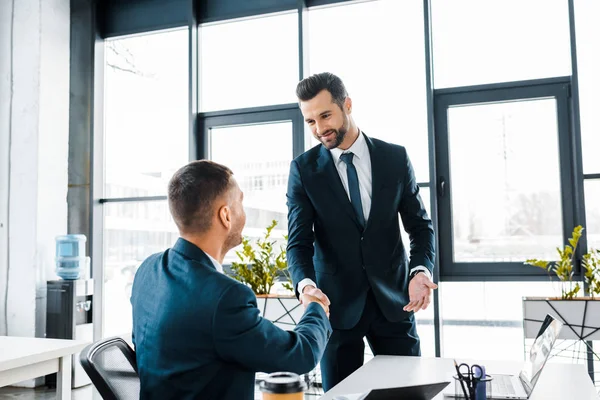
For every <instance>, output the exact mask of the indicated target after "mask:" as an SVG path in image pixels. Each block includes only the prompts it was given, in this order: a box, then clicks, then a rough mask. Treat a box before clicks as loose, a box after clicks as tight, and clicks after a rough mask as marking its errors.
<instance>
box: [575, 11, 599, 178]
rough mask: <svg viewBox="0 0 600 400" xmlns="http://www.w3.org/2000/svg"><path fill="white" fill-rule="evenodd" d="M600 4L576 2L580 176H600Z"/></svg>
mask: <svg viewBox="0 0 600 400" xmlns="http://www.w3.org/2000/svg"><path fill="white" fill-rule="evenodd" d="M598 16H600V2H598V0H575V21H576V25H575V27H576V37H577V68H578V73H579V108H580V113H581V136H582V149H583V172H584V173H586V174H597V173H600V157H598V155H597V153H598V149H599V148H600V115H599V114H598V109H599V108H600V103H599V102H598V93H599V92H600V73H599V71H600V24H598Z"/></svg>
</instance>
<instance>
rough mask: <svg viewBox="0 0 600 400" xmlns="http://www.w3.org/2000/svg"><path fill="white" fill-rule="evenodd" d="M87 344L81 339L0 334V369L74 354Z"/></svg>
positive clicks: (3, 369)
mask: <svg viewBox="0 0 600 400" xmlns="http://www.w3.org/2000/svg"><path fill="white" fill-rule="evenodd" d="M88 344H89V342H85V341H81V340H64V339H45V338H30V337H15V336H0V371H6V370H9V369H13V368H18V367H22V366H26V365H31V364H35V363H38V362H42V361H46V360H51V359H53V358H59V357H63V356H66V355H69V354H74V353H77V352H78V351H81V350H82V349H83V348H84V347H85V346H87V345H88Z"/></svg>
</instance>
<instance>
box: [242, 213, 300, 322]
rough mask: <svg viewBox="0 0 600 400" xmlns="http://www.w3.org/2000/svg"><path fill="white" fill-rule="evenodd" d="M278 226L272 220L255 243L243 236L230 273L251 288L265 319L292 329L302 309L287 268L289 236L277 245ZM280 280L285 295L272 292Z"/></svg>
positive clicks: (284, 237) (285, 236)
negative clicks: (274, 231) (276, 231)
mask: <svg viewBox="0 0 600 400" xmlns="http://www.w3.org/2000/svg"><path fill="white" fill-rule="evenodd" d="M276 226H277V221H276V220H273V221H272V222H271V224H270V225H269V226H267V228H266V232H265V234H264V236H263V237H261V238H258V239H257V240H256V241H255V242H254V243H251V241H250V239H249V238H247V237H244V238H243V239H242V250H240V251H236V255H237V257H238V258H239V262H233V263H231V271H232V272H231V274H230V276H231V277H232V278H234V279H236V280H238V281H240V282H241V283H243V284H245V285H248V286H249V287H250V288H251V289H252V291H253V292H254V293H255V294H256V300H257V305H258V309H259V310H260V311H261V313H262V316H263V317H264V318H267V319H269V320H270V321H272V322H273V323H275V324H276V325H278V326H280V327H281V328H284V329H293V328H294V327H295V326H296V323H297V321H298V320H299V319H300V318H301V317H302V313H303V309H302V307H300V302H299V301H298V300H297V299H296V296H295V295H294V291H293V289H292V280H291V277H290V275H289V272H288V270H287V258H286V250H285V247H286V243H287V235H283V239H284V242H283V244H280V245H279V246H277V240H274V239H273V237H272V234H273V229H274V228H275V227H276ZM278 280H283V282H281V286H282V287H283V288H284V289H285V293H283V294H282V293H273V291H274V287H275V286H276V283H277V282H278Z"/></svg>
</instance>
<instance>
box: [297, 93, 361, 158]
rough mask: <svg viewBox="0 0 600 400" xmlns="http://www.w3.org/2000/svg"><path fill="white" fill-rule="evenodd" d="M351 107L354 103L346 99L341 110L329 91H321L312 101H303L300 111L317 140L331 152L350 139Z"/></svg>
mask: <svg viewBox="0 0 600 400" xmlns="http://www.w3.org/2000/svg"><path fill="white" fill-rule="evenodd" d="M351 105H352V101H351V100H350V98H349V97H346V99H345V101H344V104H343V107H342V108H340V106H339V105H338V104H337V103H336V102H334V101H333V98H332V96H331V93H329V91H328V90H321V91H320V92H319V93H318V94H317V95H316V96H315V97H313V98H312V99H310V100H306V101H302V100H301V101H300V110H301V111H302V115H303V116H304V120H305V121H306V123H307V124H308V126H309V127H310V130H311V132H312V134H313V136H314V137H315V139H317V140H318V141H319V142H321V143H322V144H323V145H324V146H325V147H326V148H327V149H329V150H331V149H335V148H336V147H339V146H340V145H342V144H343V143H344V141H345V139H348V137H347V135H346V134H347V133H348V130H349V129H350V109H351ZM342 147H343V146H342Z"/></svg>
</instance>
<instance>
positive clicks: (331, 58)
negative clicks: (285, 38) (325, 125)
mask: <svg viewBox="0 0 600 400" xmlns="http://www.w3.org/2000/svg"><path fill="white" fill-rule="evenodd" d="M365 16H368V17H365ZM308 23H309V47H308V51H309V54H308V58H309V62H310V71H309V72H310V74H315V73H319V72H331V73H333V74H335V75H337V76H339V77H340V78H341V79H342V80H343V81H344V84H345V85H346V88H347V89H348V93H349V96H350V97H351V98H352V102H353V111H352V114H353V116H354V120H355V121H356V123H357V125H358V127H359V128H360V129H361V130H363V131H364V132H365V134H366V135H367V136H371V137H374V138H378V139H382V140H385V141H388V142H392V143H397V144H401V145H403V146H405V147H406V148H407V150H408V154H409V156H410V157H411V159H412V163H413V165H414V168H415V172H416V175H417V180H418V181H419V182H428V181H429V153H428V147H427V146H428V136H427V103H426V94H427V92H426V85H425V48H424V46H423V43H424V40H425V39H424V28H423V4H422V2H420V1H397V0H380V1H372V2H365V3H358V4H351V5H342V6H335V7H326V8H318V9H311V11H310V12H309V19H308ZM342 25H343V27H344V28H343V30H342V29H341V28H340V27H341V26H342ZM310 143H315V142H314V141H312V140H311V142H310Z"/></svg>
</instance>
